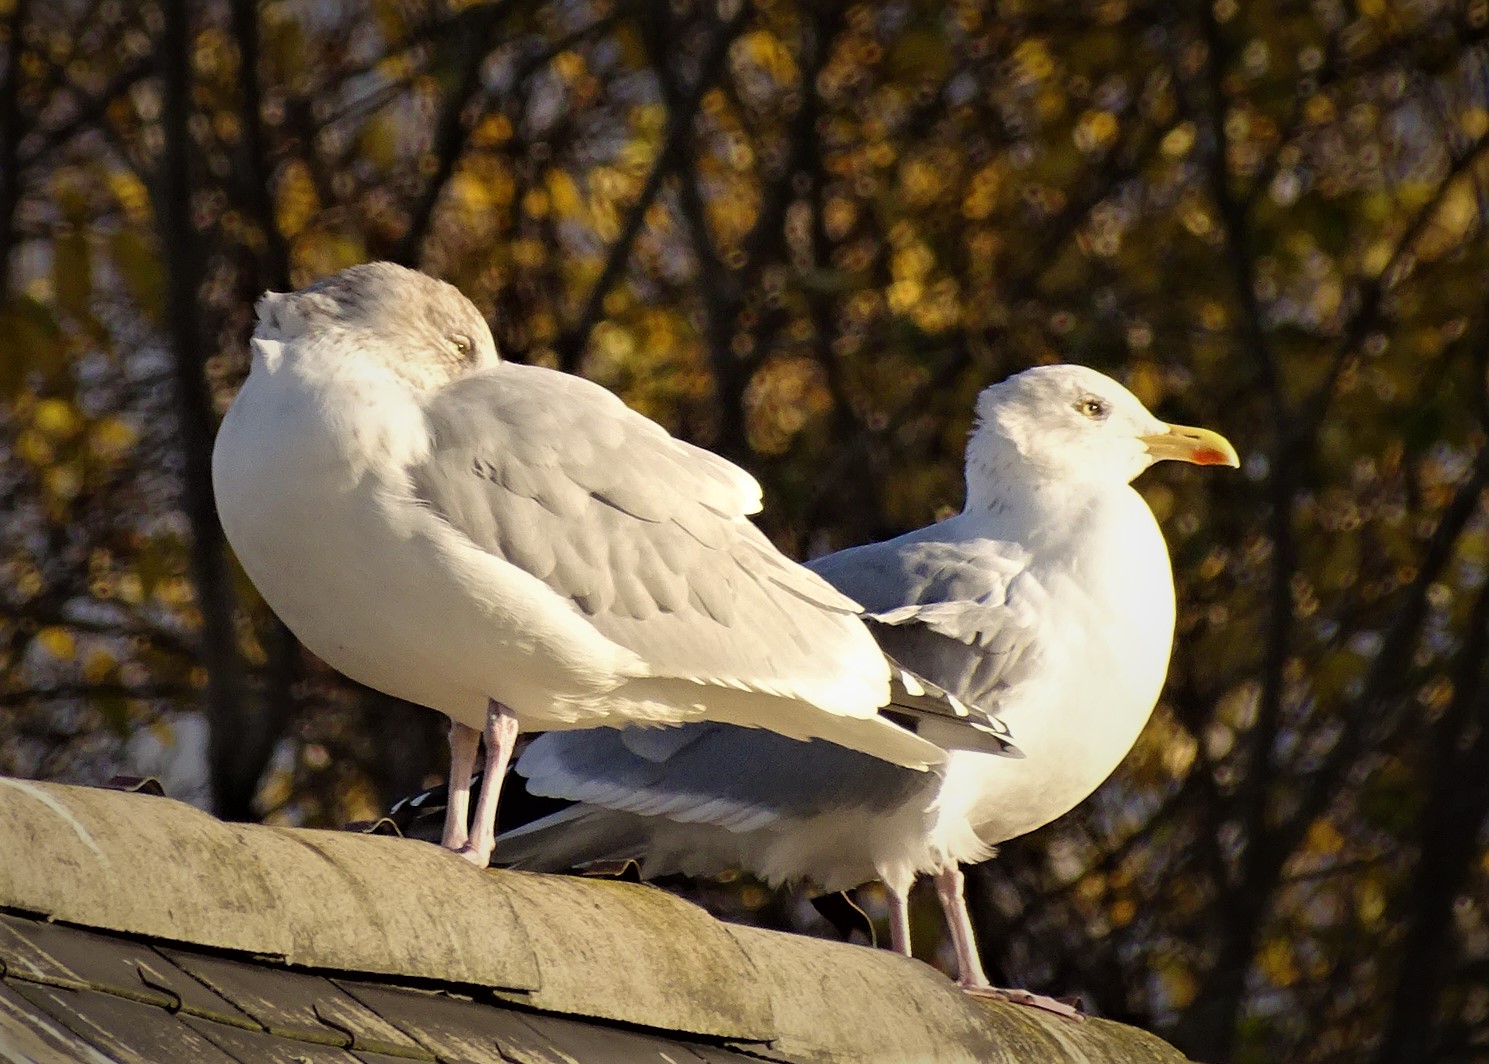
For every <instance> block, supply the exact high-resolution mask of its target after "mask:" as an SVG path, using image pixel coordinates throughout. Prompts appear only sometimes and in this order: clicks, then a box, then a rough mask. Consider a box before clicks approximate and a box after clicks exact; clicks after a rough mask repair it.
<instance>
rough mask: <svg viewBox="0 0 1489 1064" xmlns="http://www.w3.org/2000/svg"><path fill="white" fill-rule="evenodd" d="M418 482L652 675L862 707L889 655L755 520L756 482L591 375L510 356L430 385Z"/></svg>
mask: <svg viewBox="0 0 1489 1064" xmlns="http://www.w3.org/2000/svg"><path fill="white" fill-rule="evenodd" d="M425 416H426V418H427V420H428V423H429V426H430V429H431V433H432V437H433V440H434V446H433V448H432V449H431V452H430V453H429V455H428V456H427V457H426V458H424V459H423V460H421V461H420V462H418V463H417V464H416V465H414V466H413V467H411V468H410V469H409V471H408V472H409V479H410V486H411V490H412V492H413V494H414V496H415V497H416V498H417V499H419V500H420V501H422V502H423V503H424V504H426V505H427V506H429V507H430V508H431V509H432V510H434V511H435V512H436V513H438V514H439V515H440V516H442V517H443V518H444V519H445V520H446V521H447V522H448V523H449V524H450V525H451V526H452V527H453V528H454V529H455V530H457V531H458V532H460V533H461V534H463V535H464V536H466V537H467V538H468V539H470V540H471V541H472V542H474V543H475V544H476V545H477V546H478V547H480V548H481V549H482V550H485V551H488V552H490V553H492V554H495V555H498V556H499V557H501V558H503V559H504V560H506V561H508V562H511V563H512V564H514V565H516V566H518V567H520V568H522V569H524V570H526V571H527V572H529V573H531V574H532V575H534V576H536V577H538V578H539V579H541V580H543V581H544V582H545V583H546V584H547V585H548V586H549V587H550V588H551V589H552V590H553V591H555V592H556V593H557V594H559V595H561V596H563V597H564V598H565V599H567V600H569V601H570V602H571V603H572V604H573V606H574V608H575V609H576V610H578V611H579V612H580V613H582V614H583V615H584V616H585V617H586V618H587V619H588V620H589V621H590V623H592V624H593V625H594V626H595V628H596V629H598V630H599V631H600V632H601V633H602V634H603V635H605V636H606V637H607V638H609V639H611V640H613V641H614V642H616V643H618V644H620V645H621V646H624V647H626V648H628V649H630V650H632V651H634V652H635V653H637V654H638V655H639V656H640V657H641V658H642V659H643V660H645V661H646V662H647V663H648V665H649V666H650V667H651V668H652V670H653V674H654V675H657V676H671V677H678V678H686V679H696V680H700V681H705V682H715V683H721V684H724V685H727V686H731V687H742V688H746V689H758V690H762V691H771V692H774V693H777V694H785V695H787V696H788V697H798V698H805V699H807V700H809V701H811V702H814V703H815V704H817V705H819V706H821V707H823V708H826V709H829V710H831V711H833V712H840V713H847V714H849V715H852V716H865V717H866V716H870V715H872V714H873V712H874V710H875V709H876V708H877V707H878V706H879V705H880V704H881V703H882V702H883V701H884V700H885V699H886V698H887V696H888V676H889V670H888V666H887V665H886V663H885V662H884V660H883V656H882V654H880V653H879V651H878V649H877V647H876V646H875V643H874V640H873V638H872V637H871V636H870V635H869V634H868V632H867V631H866V630H865V629H864V627H863V625H862V624H861V623H860V621H859V620H858V619H857V614H858V613H859V607H858V605H857V603H855V602H853V601H852V600H851V599H850V598H848V597H847V596H845V595H844V594H842V593H840V592H839V591H837V590H836V589H835V588H833V587H832V585H831V584H830V583H829V582H828V581H826V580H824V579H822V578H821V577H820V576H818V575H816V574H815V573H812V572H811V571H809V570H808V569H806V568H803V567H802V566H800V565H797V564H796V563H794V562H792V561H790V560H789V559H787V558H786V557H785V556H784V555H782V554H781V553H780V552H779V551H777V550H776V549H775V547H774V546H772V545H771V544H770V542H769V540H767V539H766V538H765V536H764V535H763V534H762V533H761V532H760V531H759V530H758V529H757V528H755V526H754V525H753V524H751V523H750V522H749V520H748V519H747V515H748V514H750V513H753V512H754V511H756V510H758V509H759V505H760V487H759V485H758V484H757V483H756V482H755V480H754V478H752V477H750V476H749V475H748V474H747V473H745V472H744V471H743V470H740V469H739V468H738V467H736V466H734V465H733V464H731V463H729V462H727V461H725V460H724V459H722V458H719V457H718V456H717V455H713V454H710V453H709V452H707V451H704V450H701V449H700V448H697V447H693V446H691V445H689V444H686V443H683V442H682V441H679V440H676V439H673V438H672V437H671V436H670V435H668V434H667V432H666V431H665V430H663V429H662V428H661V427H660V426H659V425H656V424H655V423H653V422H651V421H648V420H647V419H646V418H644V417H642V416H641V415H640V414H637V413H636V412H634V411H632V410H630V409H629V408H628V407H626V406H625V404H623V403H622V402H621V401H620V400H619V399H617V398H616V397H615V396H614V395H611V394H610V393H609V392H607V391H605V389H603V388H601V387H599V386H598V385H595V384H593V383H591V382H589V381H585V380H582V379H580V378H577V377H572V376H569V375H567V374H561V373H555V372H553V371H552V370H545V369H539V368H536V367H530V366H518V365H512V364H503V365H501V366H500V367H497V368H496V369H493V370H491V371H487V372H484V373H481V374H477V375H475V376H472V377H467V378H464V379H462V380H460V381H457V382H455V383H454V384H451V385H450V386H448V387H446V388H444V389H441V390H440V391H439V392H436V393H434V395H432V396H431V398H430V399H429V401H428V402H427V403H426V406H425Z"/></svg>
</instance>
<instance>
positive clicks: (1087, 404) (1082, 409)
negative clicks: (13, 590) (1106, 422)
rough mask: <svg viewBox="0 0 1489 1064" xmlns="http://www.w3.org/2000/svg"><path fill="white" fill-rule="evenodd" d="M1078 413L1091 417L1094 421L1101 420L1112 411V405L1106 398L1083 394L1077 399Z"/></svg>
mask: <svg viewBox="0 0 1489 1064" xmlns="http://www.w3.org/2000/svg"><path fill="white" fill-rule="evenodd" d="M1075 409H1076V412H1077V413H1080V414H1082V415H1084V416H1085V417H1088V418H1090V419H1091V420H1092V421H1100V420H1101V419H1102V418H1104V417H1106V416H1107V414H1109V413H1111V407H1110V406H1109V405H1108V404H1107V401H1106V400H1105V399H1101V398H1099V397H1097V396H1094V395H1083V396H1081V397H1080V398H1079V399H1077V400H1076V401H1075Z"/></svg>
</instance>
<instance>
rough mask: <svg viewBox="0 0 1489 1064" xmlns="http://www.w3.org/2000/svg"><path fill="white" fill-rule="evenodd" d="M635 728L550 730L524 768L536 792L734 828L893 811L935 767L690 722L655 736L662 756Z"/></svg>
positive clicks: (535, 744)
mask: <svg viewBox="0 0 1489 1064" xmlns="http://www.w3.org/2000/svg"><path fill="white" fill-rule="evenodd" d="M634 732H635V729H627V730H625V731H618V730H615V729H611V728H593V729H589V730H586V731H565V732H549V733H548V734H546V735H540V736H539V737H538V738H536V739H534V740H533V742H532V743H531V744H530V745H529V746H528V748H527V750H526V751H525V752H524V753H523V755H522V757H521V758H520V759H519V760H518V763H517V771H518V772H519V773H520V774H522V775H523V776H525V777H527V780H528V790H529V791H531V792H532V793H533V794H537V795H542V796H544V797H549V798H565V799H568V800H571V801H576V802H583V803H586V804H588V805H596V806H600V807H602V808H605V809H610V810H614V811H616V812H626V813H635V814H637V815H639V816H648V817H663V818H665V819H668V820H672V821H675V822H677V823H683V824H711V825H714V826H716V827H721V828H725V829H727V830H729V831H754V830H758V829H760V828H764V827H767V826H769V825H771V824H774V823H776V822H777V821H780V820H783V819H785V820H800V819H806V818H808V817H812V816H817V815H821V814H825V813H831V812H841V811H844V810H849V809H860V810H866V811H870V812H881V811H887V810H890V809H893V808H896V807H897V806H898V805H900V804H901V803H903V802H904V801H905V800H906V799H907V798H908V797H909V796H910V795H912V794H913V793H915V792H916V791H917V790H919V789H923V788H924V787H925V786H926V780H927V776H926V775H925V773H922V772H916V771H914V770H913V769H904V768H899V767H897V766H895V765H891V764H888V763H887V762H884V761H881V760H879V759H878V758H875V757H870V756H869V755H867V754H860V753H857V752H856V751H853V750H847V749H845V748H843V747H841V746H836V745H834V744H832V743H827V742H823V741H821V740H813V741H811V742H798V741H796V740H794V739H787V738H784V737H782V736H780V735H776V734H774V733H773V732H768V731H761V730H759V729H755V728H737V727H734V726H733V725H729V724H716V723H703V724H685V725H682V726H680V727H677V728H668V729H666V731H665V732H651V733H649V734H652V735H666V736H667V741H666V743H665V745H666V746H667V747H668V748H670V752H669V753H667V755H666V756H665V757H661V758H657V757H654V756H648V755H649V754H652V753H654V752H655V751H654V749H652V748H649V747H647V746H646V745H645V744H642V745H641V746H639V747H638V744H636V743H635V742H634V739H633V733H634ZM641 734H648V733H641Z"/></svg>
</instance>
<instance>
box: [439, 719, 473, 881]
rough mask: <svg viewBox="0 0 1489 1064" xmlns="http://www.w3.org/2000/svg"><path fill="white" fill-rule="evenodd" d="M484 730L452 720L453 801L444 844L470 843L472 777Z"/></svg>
mask: <svg viewBox="0 0 1489 1064" xmlns="http://www.w3.org/2000/svg"><path fill="white" fill-rule="evenodd" d="M480 742H481V733H480V732H478V731H476V729H474V728H468V727H466V726H465V725H464V724H461V723H460V722H459V721H454V720H452V721H450V784H449V786H450V800H449V803H448V804H447V805H446V806H445V834H444V837H443V838H441V839H440V845H441V846H443V847H445V848H446V849H449V850H455V851H457V852H458V851H459V850H461V849H462V848H464V846H465V843H466V837H467V836H466V822H467V818H468V814H469V813H470V778H471V774H472V773H473V772H475V770H476V747H477V746H478V745H479V744H480Z"/></svg>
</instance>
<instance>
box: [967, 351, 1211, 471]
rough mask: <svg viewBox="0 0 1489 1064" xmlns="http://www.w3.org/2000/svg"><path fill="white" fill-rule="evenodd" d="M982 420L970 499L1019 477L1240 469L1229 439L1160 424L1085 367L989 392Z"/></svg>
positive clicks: (1032, 374) (1037, 374)
mask: <svg viewBox="0 0 1489 1064" xmlns="http://www.w3.org/2000/svg"><path fill="white" fill-rule="evenodd" d="M977 421H978V424H977V428H976V429H975V430H974V431H973V434H972V439H971V441H970V442H969V443H968V446H967V471H968V480H969V483H968V492H969V498H970V497H971V496H972V494H974V490H975V485H974V484H973V483H972V481H973V480H974V479H980V478H982V477H986V478H992V479H1006V478H1008V477H1010V476H1015V475H1018V473H1019V472H1020V471H1022V473H1023V476H1024V477H1025V478H1027V477H1029V476H1030V475H1031V474H1032V475H1033V476H1034V477H1036V478H1039V479H1055V480H1058V481H1060V482H1063V483H1067V484H1079V483H1104V484H1112V483H1118V484H1127V483H1130V482H1131V481H1132V480H1133V478H1134V477H1136V476H1137V475H1138V474H1139V473H1141V472H1142V471H1143V470H1145V469H1147V468H1148V467H1149V466H1150V465H1152V464H1153V463H1154V462H1160V461H1164V460H1166V459H1174V460H1177V461H1181V462H1192V463H1193V464H1195V465H1226V466H1238V465H1240V461H1239V459H1238V458H1237V457H1236V449H1235V448H1234V447H1232V446H1231V444H1230V441H1228V440H1227V439H1226V438H1225V437H1224V436H1221V435H1220V434H1219V433H1217V432H1211V431H1210V430H1209V429H1197V428H1190V427H1189V426H1187V425H1170V424H1168V423H1167V422H1164V421H1160V420H1159V419H1158V418H1156V417H1154V416H1153V415H1152V414H1150V413H1149V412H1148V410H1147V408H1146V407H1144V406H1143V404H1142V403H1141V402H1139V401H1138V398H1137V396H1135V395H1133V394H1132V393H1131V392H1129V391H1128V390H1127V389H1126V388H1124V387H1122V385H1120V384H1118V383H1117V382H1116V381H1114V380H1112V379H1111V378H1110V377H1108V376H1106V375H1105V374H1102V373H1098V372H1096V371H1095V370H1094V369H1089V368H1087V367H1085V366H1068V365H1062V366H1038V367H1036V368H1034V369H1030V370H1025V371H1024V372H1023V373H1019V374H1016V375H1015V376H1012V377H1009V378H1008V379H1007V380H1005V381H1003V382H1001V383H999V384H994V385H992V386H991V387H989V388H985V389H983V392H982V394H981V395H979V396H978V397H977ZM974 474H975V476H974Z"/></svg>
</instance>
